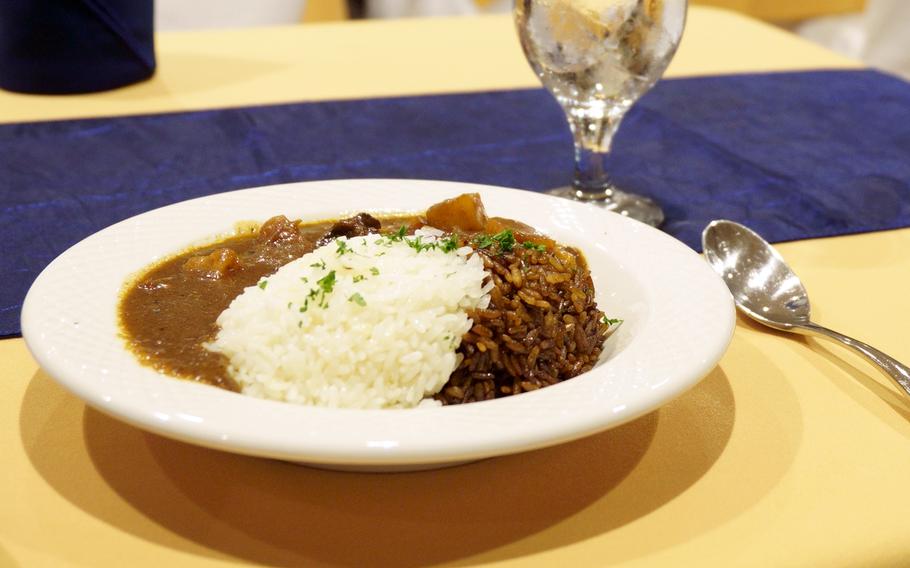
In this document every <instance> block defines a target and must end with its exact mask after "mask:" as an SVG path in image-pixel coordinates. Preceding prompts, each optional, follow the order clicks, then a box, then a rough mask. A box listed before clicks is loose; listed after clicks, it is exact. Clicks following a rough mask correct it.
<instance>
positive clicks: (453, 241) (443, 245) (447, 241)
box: [439, 235, 458, 252]
mask: <svg viewBox="0 0 910 568" xmlns="http://www.w3.org/2000/svg"><path fill="white" fill-rule="evenodd" d="M439 248H440V249H442V252H452V251H455V250H457V249H458V237H457V236H455V235H449V236H448V237H446V238H444V239H442V240H441V241H439Z"/></svg>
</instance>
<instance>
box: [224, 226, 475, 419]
mask: <svg viewBox="0 0 910 568" xmlns="http://www.w3.org/2000/svg"><path fill="white" fill-rule="evenodd" d="M416 236H419V237H420V240H416V239H415V237H407V238H401V237H399V238H397V239H396V238H394V237H392V238H390V237H387V236H385V237H384V236H380V235H367V236H363V237H352V238H345V237H340V238H338V239H337V240H335V241H332V242H330V243H329V244H327V245H325V246H322V247H320V248H318V249H316V250H315V251H313V252H312V253H310V254H306V255H304V256H303V257H301V258H299V259H297V260H295V261H292V262H290V263H288V264H286V265H285V266H284V267H282V268H281V269H280V270H278V272H276V273H275V274H273V275H272V276H270V277H268V278H266V279H263V280H261V281H260V282H259V283H258V284H257V285H255V286H251V287H249V288H246V289H245V290H244V291H243V293H242V294H240V296H238V297H237V298H236V299H235V300H234V301H233V302H232V303H231V305H230V307H228V309H227V310H225V311H224V312H222V314H221V315H220V316H219V317H218V320H217V324H218V326H219V328H220V330H219V332H218V334H217V336H216V338H215V340H214V341H213V342H212V343H210V344H209V345H207V347H208V348H209V349H210V350H212V351H216V352H220V353H222V354H224V355H225V356H226V357H227V358H228V372H229V373H230V375H231V376H232V377H233V378H234V380H236V381H237V382H238V383H239V384H240V386H241V388H242V391H243V392H244V393H245V394H249V395H252V396H257V397H261V398H268V399H274V400H281V401H287V402H293V403H299V404H309V405H318V406H329V407H345V408H395V407H413V406H416V405H418V404H419V403H420V402H421V401H422V400H424V399H426V398H427V397H432V396H433V395H434V394H436V393H437V392H439V391H440V389H441V388H442V387H443V385H444V384H445V383H446V381H447V380H448V379H449V376H450V375H451V373H452V371H453V370H455V368H456V367H457V366H458V363H459V357H460V356H459V355H456V349H457V348H458V346H459V344H460V342H461V338H462V336H463V335H464V334H465V333H466V332H467V331H468V330H469V329H470V328H471V325H472V322H471V320H470V318H469V317H468V316H467V311H468V310H473V309H478V308H479V309H483V308H486V307H487V305H488V304H489V301H490V299H489V294H488V292H489V288H490V286H491V285H492V284H491V283H489V279H487V273H486V272H485V271H484V266H483V262H482V260H481V259H480V258H479V257H478V256H477V255H475V254H472V250H471V249H470V248H469V247H462V248H460V249H457V250H450V251H448V252H446V251H444V250H443V248H444V247H442V246H441V245H442V241H437V239H439V238H440V233H439V232H438V231H435V230H423V231H418V233H417V235H416ZM415 244H416V246H415ZM448 248H452V247H448ZM485 280H487V283H486V284H485V283H484V282H485Z"/></svg>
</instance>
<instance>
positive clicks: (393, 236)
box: [385, 225, 408, 243]
mask: <svg viewBox="0 0 910 568" xmlns="http://www.w3.org/2000/svg"><path fill="white" fill-rule="evenodd" d="M407 234H408V228H407V227H406V226H404V225H402V226H400V227H398V230H397V231H395V232H394V233H386V235H385V236H386V237H388V239H389V242H390V243H393V242H398V241H400V240H402V239H404V237H405V235H407Z"/></svg>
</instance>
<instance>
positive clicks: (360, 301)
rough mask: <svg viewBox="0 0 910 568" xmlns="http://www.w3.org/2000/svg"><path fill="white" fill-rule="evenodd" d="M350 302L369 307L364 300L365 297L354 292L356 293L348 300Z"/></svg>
mask: <svg viewBox="0 0 910 568" xmlns="http://www.w3.org/2000/svg"><path fill="white" fill-rule="evenodd" d="M348 301H349V302H354V303H355V304H357V305H358V306H365V305H367V301H366V300H364V299H363V296H361V295H360V292H354V293H353V294H352V295H351V297H350V298H348Z"/></svg>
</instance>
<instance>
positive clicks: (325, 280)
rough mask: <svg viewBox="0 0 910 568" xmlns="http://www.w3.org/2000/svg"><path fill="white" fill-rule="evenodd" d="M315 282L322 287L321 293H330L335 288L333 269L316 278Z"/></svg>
mask: <svg viewBox="0 0 910 568" xmlns="http://www.w3.org/2000/svg"><path fill="white" fill-rule="evenodd" d="M316 284H317V285H318V286H319V287H320V288H321V289H322V292H323V294H330V293H331V292H332V290H334V289H335V271H334V270H332V271H330V272H329V273H328V274H326V275H325V276H323V277H322V278H320V279H319V280H317V281H316Z"/></svg>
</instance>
